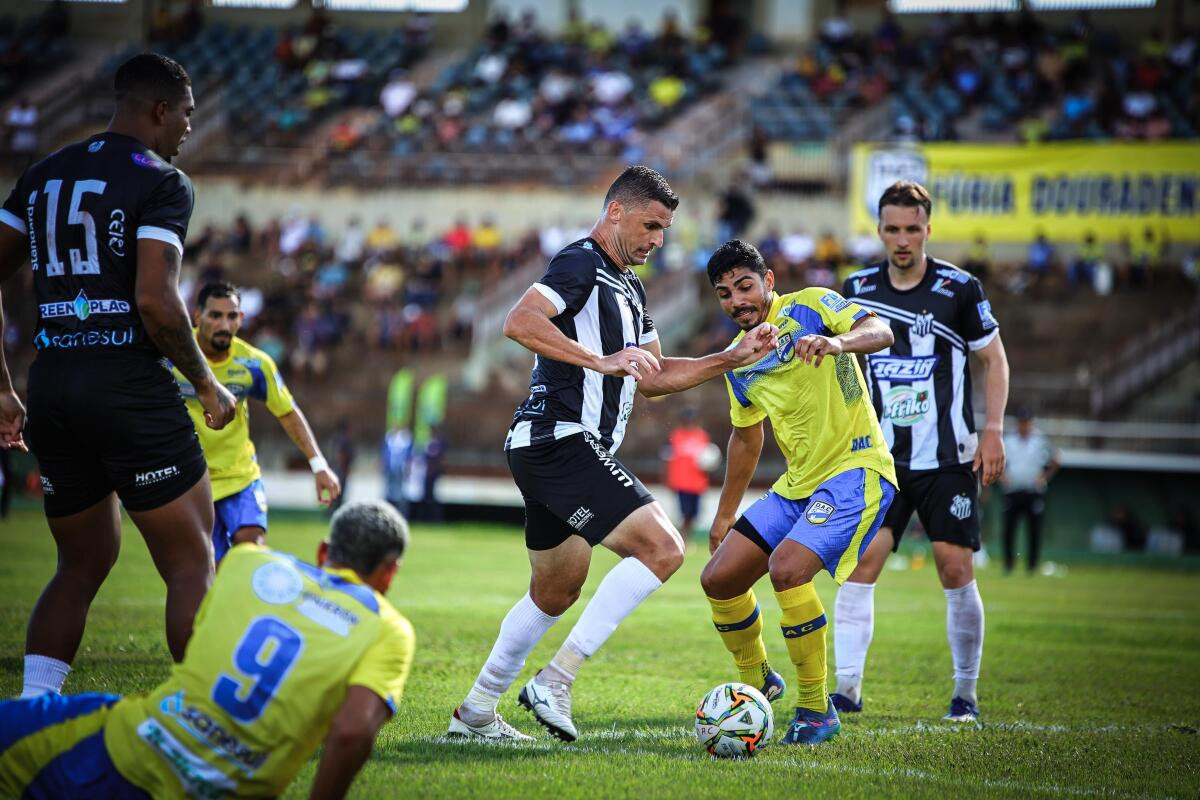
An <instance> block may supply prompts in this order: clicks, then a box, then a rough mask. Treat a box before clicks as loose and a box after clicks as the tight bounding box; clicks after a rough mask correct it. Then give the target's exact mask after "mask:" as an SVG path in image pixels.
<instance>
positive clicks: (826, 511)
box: [804, 500, 837, 525]
mask: <svg viewBox="0 0 1200 800" xmlns="http://www.w3.org/2000/svg"><path fill="white" fill-rule="evenodd" d="M836 510H837V509H835V508H834V507H833V506H831V505H829V503H826V502H824V501H822V500H813V501H812V502H811V503H809V504H808V508H807V509H805V511H804V518H805V519H806V520H808V521H809V523H811V524H813V525H824V524H825V523H826V522H828V521H829V518H830V517H832V516H833V512H834V511H836Z"/></svg>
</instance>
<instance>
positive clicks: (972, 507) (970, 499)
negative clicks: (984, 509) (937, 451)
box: [883, 464, 979, 550]
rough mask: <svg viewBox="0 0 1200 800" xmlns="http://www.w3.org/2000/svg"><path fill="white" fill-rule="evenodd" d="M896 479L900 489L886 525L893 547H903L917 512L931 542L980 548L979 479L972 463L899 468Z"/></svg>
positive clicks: (886, 518)
mask: <svg viewBox="0 0 1200 800" xmlns="http://www.w3.org/2000/svg"><path fill="white" fill-rule="evenodd" d="M896 478H897V479H898V480H899V482H900V486H899V488H900V491H899V492H897V493H896V499H895V500H893V501H892V507H891V508H889V509H888V512H887V516H886V517H884V520H883V527H885V528H891V529H892V537H893V539H894V540H895V544H894V545H893V547H892V549H893V550H896V549H897V548H899V547H900V537H901V536H903V535H904V529H905V528H907V527H908V521H909V520H910V519H911V518H912V514H913V511H916V512H917V518H918V519H920V520H921V524H922V525H924V526H925V533H926V535H927V536H928V537H929V540H930V541H931V542H949V543H951V544H958V545H962V546H963V547H969V548H971V549H972V550H978V549H979V482H978V480H977V478H976V476H975V473H974V472H973V471H972V470H971V465H970V464H960V465H958V466H956V467H944V468H942V469H930V470H918V471H915V472H914V471H913V470H908V469H904V468H902V467H896Z"/></svg>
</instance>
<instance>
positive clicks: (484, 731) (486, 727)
mask: <svg viewBox="0 0 1200 800" xmlns="http://www.w3.org/2000/svg"><path fill="white" fill-rule="evenodd" d="M446 735H447V736H453V737H459V738H463V739H492V740H494V741H502V740H508V741H513V742H533V741H536V740H535V739H534V738H533V737H532V736H526V735H525V734H523V733H521V732H520V731H519V730H517V729H516V728H514V727H513V726H512V725H509V724H508V723H507V722H505V721H504V717H502V716H500V715H499V714H497V715H496V716H494V717H492V720H491V722H488V723H485V724H483V725H468V724H467V723H465V722H463V718H462V717H460V716H459V715H458V709H457V708H456V709H454V714H453V716H451V717H450V727H449V728H448V729H447V730H446Z"/></svg>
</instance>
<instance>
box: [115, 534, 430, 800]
mask: <svg viewBox="0 0 1200 800" xmlns="http://www.w3.org/2000/svg"><path fill="white" fill-rule="evenodd" d="M412 657H413V632H412V626H411V625H410V624H409V622H408V620H407V619H405V618H404V617H403V616H402V615H401V614H400V612H398V611H396V609H395V608H393V607H392V606H391V604H389V603H388V601H387V600H386V599H384V597H383V596H382V595H380V594H379V593H378V592H376V591H375V590H373V589H371V588H370V587H369V586H366V585H365V584H363V583H362V582H361V581H360V580H359V579H358V577H357V576H356V575H355V574H354V573H353V572H352V571H350V570H332V569H319V568H317V567H314V566H312V565H311V564H306V563H304V562H302V561H299V560H297V559H295V558H293V557H291V556H289V555H286V554H284V553H278V552H275V551H272V550H269V549H267V548H265V547H259V546H258V545H253V544H243V545H238V546H237V547H234V548H233V549H232V550H230V551H229V554H228V555H226V556H225V558H224V559H223V560H222V561H221V569H220V570H219V571H218V572H217V579H216V581H214V582H213V586H212V588H211V589H209V591H208V594H207V595H205V597H204V602H203V603H202V604H201V606H200V611H199V612H198V613H197V615H196V623H195V631H194V633H193V634H192V638H191V641H189V642H188V646H187V653H186V654H185V655H184V658H183V662H182V663H180V664H176V665H175V666H174V667H173V668H172V669H171V676H170V677H169V678H168V679H167V680H166V681H165V682H164V683H162V684H160V685H159V686H158V688H156V689H154V690H153V691H152V692H150V694H148V695H146V696H144V697H129V698H126V699H124V700H122V701H121V702H119V703H118V704H117V705H116V706H115V707H114V708H113V710H112V713H111V715H110V717H109V720H108V723H107V724H106V726H105V731H104V744H105V746H106V748H107V749H108V753H109V756H110V757H111V758H112V761H113V764H114V765H115V766H116V768H117V770H118V771H119V772H120V773H121V774H122V775H123V776H124V777H125V778H126V779H127V780H128V781H130V782H131V783H133V784H135V785H137V786H139V787H141V788H142V789H145V790H146V791H147V792H149V793H150V795H151V796H153V797H155V798H176V797H223V796H226V795H237V796H253V797H274V796H276V795H280V794H282V793H283V790H284V789H285V788H286V787H287V785H288V784H289V783H290V782H291V780H292V778H294V777H295V775H296V772H297V771H299V769H300V767H301V766H303V765H304V762H305V761H307V760H308V758H309V757H310V756H311V755H312V754H313V752H314V751H315V750H316V749H317V747H318V746H319V745H320V744H321V742H322V741H323V740H324V738H325V735H326V733H327V731H328V730H329V724H330V722H331V721H332V719H333V716H334V714H336V713H337V710H338V708H339V707H340V706H341V704H342V701H343V700H344V699H345V697H346V690H347V688H348V687H350V686H362V687H365V688H367V689H369V690H371V691H372V692H374V693H375V694H377V695H378V696H379V697H380V698H382V699H383V701H384V702H385V703H387V705H388V707H389V708H391V710H392V711H393V712H395V710H396V706H397V704H398V703H399V702H400V694H401V692H402V691H403V688H404V682H405V680H406V679H407V678H408V672H409V667H410V665H411V664H412Z"/></svg>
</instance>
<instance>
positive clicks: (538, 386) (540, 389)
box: [529, 383, 546, 397]
mask: <svg viewBox="0 0 1200 800" xmlns="http://www.w3.org/2000/svg"><path fill="white" fill-rule="evenodd" d="M545 393H546V384H544V383H535V384H534V385H533V386H530V387H529V396H530V397H533V396H534V395H535V394H545Z"/></svg>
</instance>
